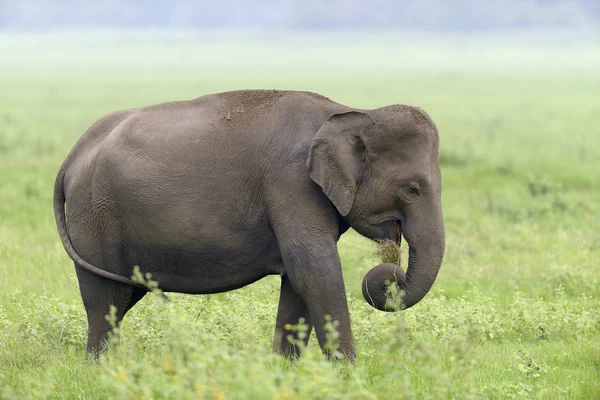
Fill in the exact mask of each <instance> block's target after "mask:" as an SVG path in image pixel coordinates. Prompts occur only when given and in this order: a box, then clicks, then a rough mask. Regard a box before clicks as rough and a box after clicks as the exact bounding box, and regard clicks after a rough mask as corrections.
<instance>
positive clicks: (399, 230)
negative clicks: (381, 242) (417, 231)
mask: <svg viewBox="0 0 600 400" xmlns="http://www.w3.org/2000/svg"><path fill="white" fill-rule="evenodd" d="M396 243H397V244H398V246H400V245H401V244H402V222H400V220H397V221H396Z"/></svg>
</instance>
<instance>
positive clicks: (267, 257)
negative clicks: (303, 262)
mask: <svg viewBox="0 0 600 400" xmlns="http://www.w3.org/2000/svg"><path fill="white" fill-rule="evenodd" d="M126 253H127V254H126V257H125V258H126V259H127V260H126V261H124V263H125V265H128V266H129V267H130V268H133V266H135V265H137V266H139V267H140V270H141V271H142V272H143V273H147V272H149V273H151V274H152V280H155V281H157V282H158V284H159V287H160V288H161V289H162V290H164V291H167V292H181V293H190V294H208V293H218V292H225V291H229V290H233V289H237V288H240V287H242V286H245V285H248V284H250V283H252V282H255V281H257V280H259V279H261V278H263V277H265V276H267V275H273V274H280V273H281V271H282V268H283V267H282V261H281V258H280V256H279V251H278V249H277V248H276V246H265V245H264V244H263V245H262V246H260V245H259V246H257V248H248V249H240V248H237V249H233V248H230V249H225V248H219V247H218V246H215V245H214V244H213V245H206V246H198V247H195V248H183V247H173V246H169V247H167V246H161V245H153V246H147V245H144V246H139V245H130V246H128V249H127V250H126Z"/></svg>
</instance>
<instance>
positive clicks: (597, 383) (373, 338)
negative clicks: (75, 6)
mask: <svg viewBox="0 0 600 400" xmlns="http://www.w3.org/2000/svg"><path fill="white" fill-rule="evenodd" d="M156 38H157V37H154V39H156ZM213 39H214V38H213ZM217 39H218V38H217ZM217 39H215V40H217ZM392 39H393V37H392V38H391V39H390V38H388V39H386V40H388V41H386V42H377V45H373V46H370V45H369V40H373V38H372V37H370V38H369V37H367V38H366V39H363V40H362V41H356V42H352V44H348V43H346V42H340V43H338V42H335V41H331V42H327V43H325V44H323V43H321V42H319V43H320V46H313V47H311V46H309V45H306V44H298V43H300V42H298V43H297V42H293V43H294V44H293V46H286V45H285V43H284V42H283V41H282V40H279V41H277V40H276V39H272V40H274V42H272V43H271V42H268V41H267V40H266V39H264V38H263V39H260V40H258V39H256V40H255V42H251V41H250V39H248V40H247V41H248V43H243V44H238V45H233V44H231V42H227V43H228V44H227V45H223V46H222V47H219V45H218V43H219V42H218V41H214V42H211V43H210V44H206V43H204V44H202V42H200V43H198V42H197V41H195V40H194V37H191V38H190V37H187V36H185V35H179V36H178V35H173V36H171V37H168V38H164V37H161V40H152V38H150V39H148V38H144V36H143V35H134V34H129V35H124V36H123V37H122V38H119V37H108V38H107V39H106V40H101V39H97V38H94V37H93V36H81V37H77V38H73V37H69V36H64V37H63V36H58V37H54V36H50V37H49V38H48V37H46V38H41V37H29V36H22V35H11V36H9V35H7V36H4V37H1V38H0V51H1V54H2V57H0V399H22V398H56V399H62V398H83V399H95V398H98V399H105V398H112V399H130V398H139V399H142V398H143V399H151V398H154V399H163V398H173V399H183V398H207V399H246V398H247V399H294V398H301V399H306V398H317V399H318V398H321V399H330V398H332V399H336V398H337V399H404V398H407V399H412V398H416V399H425V398H431V399H444V398H456V399H466V398H489V399H504V398H523V399H532V398H542V399H554V398H556V399H567V398H568V399H598V398H600V286H599V280H600V266H599V264H600V123H599V120H600V72H599V71H600V45H599V44H598V43H597V42H596V43H594V42H591V43H587V44H581V45H578V46H570V47H569V46H563V47H560V48H559V47H557V48H554V47H549V46H546V47H544V46H541V45H540V46H537V45H536V46H533V45H532V46H533V47H531V48H527V47H526V46H524V45H522V44H519V43H516V44H510V43H509V44H502V45H501V46H500V45H499V47H486V46H484V45H482V44H476V45H474V46H471V47H468V46H467V47H460V46H456V45H454V46H455V47H452V46H453V45H452V44H447V43H445V44H443V45H442V44H435V45H434V44H431V43H430V42H424V43H419V45H401V44H396V45H391V44H390V43H393V40H392ZM404 39H406V38H404ZM404 39H403V40H404ZM117 40H118V41H117ZM310 40H313V41H314V40H315V39H314V38H312V39H310ZM310 40H309V43H310ZM269 43H271V44H269ZM302 43H304V42H302ZM374 43H375V42H374ZM252 46H254V47H252ZM203 55H205V57H204V58H203ZM271 60H273V62H271ZM380 67H381V68H380ZM242 88H279V89H301V90H310V91H315V92H318V93H321V94H324V95H326V96H328V97H330V98H332V99H333V100H335V101H338V102H342V103H345V104H347V105H351V106H355V107H362V108H376V107H380V106H384V105H388V104H393V103H405V104H412V105H417V106H420V107H422V108H424V109H425V110H426V111H427V112H428V113H429V114H430V115H431V116H432V118H433V119H434V121H435V122H436V124H437V126H438V129H439V132H440V140H441V144H440V160H441V166H442V174H443V206H444V214H445V221H446V232H447V244H446V257H445V260H444V264H443V265H442V269H441V272H440V275H439V278H438V280H437V282H436V284H435V286H434V288H433V290H432V292H431V293H430V294H429V295H428V296H427V297H426V298H425V299H424V300H423V301H422V302H421V303H419V304H418V305H417V306H415V307H413V308H411V309H410V310H407V311H406V312H403V313H397V314H386V313H382V312H379V311H376V310H374V309H372V308H371V307H370V306H368V305H367V304H366V303H365V301H364V300H363V299H362V295H361V293H360V283H361V279H362V276H363V275H364V274H365V273H366V271H368V270H369V269H370V268H371V267H372V266H374V265H375V263H376V260H374V259H373V256H372V254H373V250H374V247H373V244H372V243H371V242H369V241H368V240H366V239H364V238H361V237H360V236H358V235H357V234H356V233H354V232H349V233H347V234H346V235H344V237H343V238H342V240H341V241H340V244H339V247H340V253H341V255H342V263H343V267H344V279H345V282H346V287H347V291H348V293H349V302H350V309H351V317H352V326H353V329H354V335H355V342H356V346H357V352H358V358H357V362H356V365H355V366H349V365H345V364H343V363H342V364H331V363H329V362H327V361H325V360H324V358H323V357H322V355H321V353H320V350H319V348H318V345H317V343H316V340H315V338H314V335H313V338H312V339H311V343H310V345H309V347H308V349H307V352H306V356H305V357H304V358H302V359H301V360H299V361H297V362H294V363H292V362H289V361H287V360H284V359H281V358H279V357H277V356H275V355H272V354H271V341H272V336H273V327H274V321H275V313H276V307H277V298H278V291H279V279H278V278H277V277H268V278H266V279H264V280H262V281H260V282H258V283H256V284H253V285H251V286H248V287H246V288H244V289H241V290H238V291H234V292H229V293H224V294H219V295H211V296H185V295H177V294H173V295H170V298H171V299H172V302H171V303H168V304H165V303H163V302H162V301H161V300H160V299H159V298H156V297H153V296H147V297H146V298H145V299H144V300H142V301H141V302H140V303H139V304H138V305H137V306H136V307H135V308H134V309H133V310H132V311H131V312H130V313H129V314H128V315H127V317H126V318H125V320H124V323H123V325H122V340H121V344H120V346H118V347H116V348H113V349H111V351H110V352H109V356H108V357H106V358H103V359H102V360H101V362H100V363H97V364H95V363H90V362H86V361H85V360H84V354H85V340H86V330H87V326H86V319H85V312H84V308H83V305H82V304H81V300H80V297H79V292H78V288H77V280H76V278H75V273H74V268H73V264H72V262H71V261H70V259H69V258H68V256H67V255H66V253H65V252H64V250H63V248H62V245H61V243H60V240H59V238H58V234H57V232H56V228H55V224H54V217H53V212H52V189H53V185H54V178H55V174H56V172H57V169H58V167H59V165H60V164H61V163H62V161H63V160H64V157H65V156H66V154H67V153H68V151H69V150H70V149H71V147H72V145H73V144H74V143H75V141H76V140H77V138H78V137H79V136H80V135H81V134H82V133H83V132H84V131H85V130H86V129H87V127H88V126H89V125H91V124H92V123H93V122H94V121H95V120H96V119H98V118H99V117H101V116H102V115H104V114H106V113H108V112H110V111H112V110H116V109H121V108H126V107H137V106H143V105H149V104H154V103H158V102H163V101H168V100H179V99H190V98H194V97H197V96H200V95H202V94H207V93H213V92H220V91H225V90H232V89H242Z"/></svg>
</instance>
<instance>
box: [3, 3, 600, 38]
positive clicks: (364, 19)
mask: <svg viewBox="0 0 600 400" xmlns="http://www.w3.org/2000/svg"><path fill="white" fill-rule="evenodd" d="M598 26H600V0H570V1H569V0H521V1H519V0H490V1H487V0H479V1H477V0H454V1H450V0H447V1H444V0H420V1H417V0H253V1H252V0H247V1H244V0H220V1H212V0H211V1H205V0H198V1H191V0H170V1H153V0H99V1H84V0H81V1H78V0H0V29H10V30H31V29H35V30H39V29H56V28H90V27H92V28H103V27H122V28H183V29H189V28H202V29H210V28H228V29H231V28H263V29H264V28H267V29H269V28H271V29H303V30H306V29H355V30H356V29H372V28H387V29H405V30H416V29H419V30H424V31H438V32H440V31H441V32H445V31H482V30H506V29H523V28H587V27H598Z"/></svg>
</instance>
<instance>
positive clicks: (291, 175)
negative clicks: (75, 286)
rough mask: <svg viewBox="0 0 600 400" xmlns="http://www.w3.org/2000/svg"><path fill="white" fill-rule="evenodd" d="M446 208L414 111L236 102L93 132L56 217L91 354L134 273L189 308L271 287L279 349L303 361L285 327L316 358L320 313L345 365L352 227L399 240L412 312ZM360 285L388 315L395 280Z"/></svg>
mask: <svg viewBox="0 0 600 400" xmlns="http://www.w3.org/2000/svg"><path fill="white" fill-rule="evenodd" d="M440 197H441V177H440V169H439V163H438V134H437V131H436V128H435V126H434V124H433V123H432V121H431V120H430V119H429V117H428V116H427V115H426V114H425V113H424V112H423V111H421V110H420V109H418V108H414V107H410V106H404V105H393V106H389V107H384V108H379V109H376V110H356V109H352V108H349V107H346V106H343V105H340V104H337V103H335V102H333V101H331V100H329V99H327V98H325V97H322V96H319V95H316V94H313V93H305V92H294V91H236V92H229V93H221V94H214V95H208V96H203V97H200V98H197V99H195V100H191V101H183V102H172V103H166V104H159V105H155V106H151V107H145V108H140V109H133V110H125V111H119V112H115V113H112V114H110V115H107V116H105V117H103V118H101V119H100V120H99V121H97V122H96V123H95V124H94V125H93V126H92V127H91V128H89V129H88V131H87V132H86V133H85V134H84V135H83V136H82V137H81V139H80V140H79V141H78V142H77V144H76V145H75V147H74V148H73V150H72V151H71V153H70V154H69V156H68V157H67V159H66V161H65V162H64V164H63V165H62V167H61V168H60V171H59V172H58V176H57V179H56V185H55V193H54V209H55V216H56V221H57V226H58V230H59V233H60V236H61V239H62V242H63V244H64V246H65V249H66V251H67V253H68V254H69V256H70V257H71V258H72V259H73V260H74V261H75V266H76V271H77V277H78V279H79V283H80V290H81V296H82V298H83V303H84V306H85V309H86V312H87V316H88V326H89V330H88V342H87V350H88V352H89V353H90V354H92V355H95V354H97V352H98V351H99V350H101V349H102V348H103V346H104V344H105V341H106V339H107V333H108V332H109V330H110V326H109V325H108V323H107V322H106V321H105V315H106V314H107V313H108V312H109V305H111V304H112V305H115V306H116V307H117V310H118V312H117V319H118V321H120V320H121V319H122V318H123V316H124V315H125V313H126V312H127V311H128V310H129V309H130V308H131V307H133V306H134V305H135V304H136V302H138V301H139V300H140V299H141V298H142V297H143V296H144V295H145V293H146V292H147V291H146V290H145V289H144V288H141V287H139V286H137V285H135V284H133V283H132V282H131V281H130V280H129V279H128V277H130V276H131V275H132V269H133V267H134V266H135V265H139V266H140V269H141V270H142V272H150V273H151V274H152V276H153V279H154V280H156V281H158V282H159V284H160V287H161V288H162V289H163V290H164V291H166V292H181V293H194V294H206V293H217V292H224V291H228V290H232V289H237V288H240V287H242V286H245V285H248V284H250V283H252V282H254V281H256V280H258V279H261V278H262V277H264V276H266V275H271V274H277V275H280V276H281V294H280V300H279V310H278V313H277V321H276V326H275V342H274V350H275V351H278V352H280V353H283V354H285V355H298V352H299V350H298V349H297V348H296V347H295V346H294V345H293V344H292V343H290V341H289V340H287V339H288V338H289V335H291V336H294V335H295V334H294V333H293V332H291V331H289V330H287V329H286V328H285V326H286V324H297V323H298V319H299V318H304V319H305V320H306V321H307V322H308V323H309V326H310V329H311V330H312V327H313V325H314V328H315V330H316V334H317V337H318V340H319V344H320V345H321V348H323V345H324V344H325V333H326V332H325V330H324V323H325V316H326V315H330V316H331V317H332V318H333V319H334V320H338V321H339V327H338V329H339V333H340V336H339V345H340V351H341V352H342V353H343V354H344V356H345V357H346V358H347V359H349V360H354V358H355V347H354V341H353V338H352V331H351V328H350V317H349V314H348V305H347V302H346V293H345V290H344V280H343V277H342V269H341V264H340V258H339V255H338V250H337V247H336V244H337V241H338V239H339V238H340V235H341V234H343V233H344V232H345V231H346V230H347V229H349V228H350V227H352V228H354V229H355V230H356V231H358V232H359V233H360V234H362V235H364V236H366V237H368V238H371V239H383V238H388V239H393V240H396V241H400V233H401V234H402V235H403V236H404V237H405V239H406V241H407V242H408V244H409V246H410V252H409V263H408V271H407V273H406V280H405V281H404V276H403V274H402V279H400V278H398V279H397V283H398V285H399V287H400V289H401V290H403V291H404V293H405V295H404V298H403V303H404V304H405V307H411V306H412V305H414V304H416V303H418V302H419V301H420V300H421V299H422V298H423V297H424V296H425V295H426V293H427V292H428V291H429V289H430V288H431V286H432V284H433V282H434V280H435V278H436V276H437V273H438V270H439V268H440V265H441V262H442V258H443V255H444V242H445V241H444V223H443V217H442V207H441V200H440ZM65 203H66V213H65ZM65 214H66V215H65ZM368 278H369V280H368V283H367V286H368V288H367V289H369V290H368V292H369V298H368V299H367V300H368V301H369V302H370V303H371V305H373V306H374V307H376V308H379V309H387V308H386V304H385V302H386V296H385V284H384V281H385V280H389V279H394V273H393V272H391V271H390V268H380V269H377V268H376V269H374V270H372V272H371V273H370V274H369V275H368ZM309 332H310V331H309ZM306 340H307V339H305V341H306ZM324 351H325V350H324ZM325 353H327V352H326V351H325Z"/></svg>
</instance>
